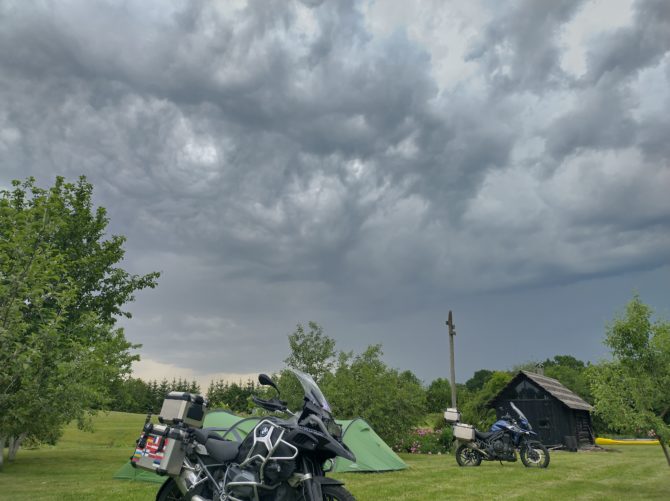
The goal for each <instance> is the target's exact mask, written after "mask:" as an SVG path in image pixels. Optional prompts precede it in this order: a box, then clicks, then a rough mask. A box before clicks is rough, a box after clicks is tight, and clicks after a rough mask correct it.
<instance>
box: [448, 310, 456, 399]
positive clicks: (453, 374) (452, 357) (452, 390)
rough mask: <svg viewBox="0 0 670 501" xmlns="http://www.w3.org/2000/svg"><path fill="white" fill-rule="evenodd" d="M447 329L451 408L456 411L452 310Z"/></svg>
mask: <svg viewBox="0 0 670 501" xmlns="http://www.w3.org/2000/svg"><path fill="white" fill-rule="evenodd" d="M447 327H449V355H450V359H451V407H452V408H454V409H456V369H455V368H454V336H455V335H456V329H455V327H456V326H455V325H454V320H453V318H452V315H451V310H449V320H447Z"/></svg>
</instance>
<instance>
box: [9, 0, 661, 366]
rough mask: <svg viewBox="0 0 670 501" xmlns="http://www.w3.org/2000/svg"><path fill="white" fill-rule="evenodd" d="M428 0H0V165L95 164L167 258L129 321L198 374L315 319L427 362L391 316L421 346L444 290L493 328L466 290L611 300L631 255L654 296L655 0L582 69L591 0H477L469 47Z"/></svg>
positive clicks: (45, 169) (245, 362) (129, 219)
mask: <svg viewBox="0 0 670 501" xmlns="http://www.w3.org/2000/svg"><path fill="white" fill-rule="evenodd" d="M426 5H427V7H426V8H425V9H424V10H421V9H419V10H417V11H416V17H414V18H409V17H408V19H407V20H405V19H403V20H402V21H401V25H399V26H398V25H394V24H392V21H389V20H388V19H386V18H384V19H381V20H380V19H371V16H375V15H377V14H375V12H376V11H374V10H373V9H371V6H370V5H367V4H365V3H361V2H353V1H343V2H285V1H249V2H237V3H235V2H223V3H212V2H204V1H203V2H187V3H172V4H171V3H165V2H162V1H161V2H158V1H157V2H113V1H109V2H106V1H105V2H103V1H100V2H84V1H81V2H76V1H75V2H68V3H59V2H53V3H49V2H47V3H43V4H40V5H33V4H28V3H25V2H10V1H4V2H0V102H2V103H3V106H2V107H1V108H0V159H1V160H0V162H1V164H0V185H6V184H7V183H8V182H9V180H10V179H12V178H20V177H24V176H26V175H35V176H36V177H37V178H38V179H39V182H40V183H41V184H48V183H49V182H51V180H52V179H53V177H54V176H55V175H58V174H62V175H66V176H67V177H75V176H78V175H79V174H82V173H84V174H86V175H88V176H89V178H90V179H91V181H93V183H94V184H95V187H96V197H98V202H99V203H100V204H102V205H104V206H106V207H107V208H108V210H109V213H110V216H111V224H112V230H113V231H114V232H117V233H122V234H125V235H127V236H128V238H129V240H128V253H127V259H126V265H127V266H128V267H129V268H130V269H131V270H132V271H134V272H138V273H140V272H146V271H148V270H153V269H159V270H162V271H163V272H164V274H163V277H162V279H161V284H160V285H159V287H158V288H157V289H156V290H155V291H149V292H146V293H141V294H139V295H138V301H137V303H136V304H135V305H134V307H133V311H134V312H135V317H134V319H133V320H131V321H129V322H126V324H125V325H126V328H127V331H128V335H129V337H130V338H131V339H133V340H134V341H138V342H142V343H144V345H145V348H144V349H143V351H142V354H143V356H144V357H146V358H149V359H152V360H154V361H158V362H161V363H165V364H171V365H172V366H175V367H177V368H191V369H192V370H194V371H197V372H200V373H203V374H204V373H213V372H232V373H248V372H253V371H256V370H264V369H266V368H267V369H268V370H269V369H273V368H277V367H278V366H279V365H280V363H281V360H282V359H283V358H284V357H285V355H286V354H285V352H284V351H285V349H286V342H285V335H286V334H287V333H288V332H289V331H290V330H292V328H293V327H294V325H295V323H296V322H299V321H302V322H305V321H307V320H310V319H314V320H317V321H319V322H321V323H323V324H324V325H325V326H326V330H327V332H328V333H329V334H332V335H334V336H335V337H336V338H337V339H338V342H339V344H340V347H341V348H342V349H361V348H363V347H364V346H365V345H366V344H369V343H376V342H382V343H384V345H385V346H388V349H387V352H388V357H389V359H390V360H391V361H393V363H394V364H396V365H398V366H402V367H408V368H412V369H415V370H417V371H420V372H421V371H423V372H421V373H420V375H421V377H427V378H429V377H436V376H437V375H443V374H444V373H443V372H441V369H440V368H439V367H438V366H439V364H437V363H436V361H435V359H433V358H431V360H432V361H433V363H432V365H431V364H426V363H424V362H423V361H422V357H424V355H423V354H422V352H421V350H419V349H418V348H417V347H416V346H410V345H411V344H412V343H410V342H409V341H407V339H408V338H414V337H417V336H420V335H419V334H417V333H416V332H421V333H422V334H421V335H422V336H425V340H426V343H428V344H430V343H436V342H437V341H436V340H438V339H439V336H440V335H441V331H440V330H439V326H440V325H441V322H442V317H443V316H444V311H443V309H444V307H445V306H444V305H445V302H450V304H454V305H456V306H458V307H460V309H461V311H462V312H464V317H465V318H464V321H465V322H472V323H473V324H474V325H476V326H477V327H476V332H477V335H479V336H480V338H479V339H481V340H491V339H492V338H491V334H490V332H488V331H490V330H491V326H492V325H493V323H486V322H484V321H481V320H480V319H479V317H478V315H479V314H478V313H476V311H477V307H476V304H482V305H484V306H483V307H482V308H483V309H487V308H488V309H491V310H492V311H495V310H496V306H495V304H496V298H498V300H499V301H500V302H501V303H505V304H509V307H510V309H513V310H515V311H521V309H522V308H521V304H522V303H524V302H527V301H531V302H532V301H535V304H536V305H537V310H538V311H539V312H540V311H541V312H545V314H546V311H547V304H548V303H547V302H546V301H549V299H548V298H554V299H555V298H556V297H559V298H560V299H561V300H564V301H568V299H567V298H568V297H569V296H570V290H573V289H569V290H568V289H563V288H566V287H567V288H570V287H572V288H577V289H578V288H579V287H581V285H580V284H583V283H585V282H588V283H589V284H601V285H600V286H595V285H594V286H593V287H594V289H593V290H596V289H598V287H602V289H598V290H602V291H603V294H604V295H605V296H606V297H604V298H603V299H602V301H601V303H600V304H601V305H602V306H601V311H602V310H604V309H606V307H608V306H612V305H614V304H616V306H619V304H620V300H621V297H620V295H618V296H616V297H614V295H608V293H607V289H608V288H609V287H610V286H606V285H602V284H606V283H609V282H608V280H613V281H615V282H616V283H617V284H619V285H620V286H621V287H628V286H629V285H630V286H631V287H632V286H634V285H635V284H636V277H638V276H642V275H644V277H645V279H644V281H643V283H644V287H646V288H648V289H649V290H650V291H653V294H654V296H653V298H654V299H653V300H656V299H655V298H657V297H659V296H658V294H659V290H662V287H659V286H658V283H660V282H659V281H662V280H663V278H662V277H663V276H664V273H665V274H666V275H667V270H666V268H663V266H665V265H667V262H668V257H669V256H670V237H668V235H670V232H668V230H669V229H670V228H669V227H668V225H669V224H670V223H669V221H670V207H669V206H668V203H667V201H666V198H667V195H666V192H667V188H666V186H668V185H670V171H669V159H670V152H669V151H668V148H667V144H666V143H667V141H666V140H665V138H666V137H667V132H668V131H669V127H668V119H667V115H668V113H667V111H668V108H669V103H670V95H669V93H668V90H667V89H668V85H667V83H668V80H670V76H669V75H670V73H669V69H668V68H669V67H670V64H669V63H668V57H667V52H668V49H669V48H670V41H668V39H667V37H666V35H667V8H666V7H665V3H663V2H639V3H635V4H634V9H633V16H632V17H631V19H630V23H629V25H627V26H624V27H621V26H619V27H612V28H611V29H605V30H604V31H603V30H601V31H598V32H594V33H593V36H591V37H589V38H588V40H590V42H588V43H587V45H585V46H584V47H582V50H583V52H584V54H585V58H586V71H585V73H584V74H583V75H576V74H574V73H573V72H571V71H570V69H569V68H568V67H566V64H565V61H564V55H565V47H564V40H563V39H562V38H561V37H562V36H563V35H562V34H563V33H565V30H566V27H568V26H570V24H571V23H575V22H578V16H579V13H580V12H583V9H584V8H585V5H586V4H585V2H515V3H511V4H504V5H498V4H496V5H493V4H489V3H487V2H481V3H473V4H472V5H471V6H468V7H467V9H469V10H467V9H466V10H467V12H466V14H467V15H466V14H463V15H464V16H465V17H463V18H462V19H460V20H459V21H458V23H459V26H460V27H459V30H460V32H459V35H460V33H466V32H467V33H475V34H474V35H473V36H472V37H468V38H469V41H468V42H463V45H464V51H463V53H462V54H461V55H460V58H454V57H453V54H454V53H455V52H454V51H456V50H457V49H458V48H459V45H458V43H460V41H459V40H457V39H456V38H457V37H456V38H455V37H454V36H453V34H452V33H450V32H448V31H445V30H442V29H441V26H440V25H439V23H440V22H448V21H450V15H452V14H453V15H456V14H458V12H457V11H458V9H456V8H455V7H456V6H457V5H456V4H453V5H452V4H449V5H448V6H447V7H448V8H447V11H448V13H449V15H438V14H442V13H443V11H442V10H440V9H438V8H437V7H440V8H441V6H432V5H431V4H426ZM461 8H465V7H462V6H461ZM449 9H451V10H449ZM454 12H456V14H454ZM461 14H462V12H461ZM373 21H374V22H373ZM393 22H395V21H393ZM403 23H404V24H403ZM411 23H416V26H414V25H412V24H411ZM449 26H451V25H449ZM424 27H425V28H426V30H428V31H427V32H429V33H430V34H431V36H430V37H429V36H425V37H423V38H422V36H421V35H422V33H423V28H424ZM431 30H432V31H431ZM468 30H469V31H468ZM432 35H434V37H433V36H432ZM440 37H444V39H442V38H440ZM433 38H434V39H433ZM622 40H623V41H624V42H625V43H624V42H622ZM622 43H624V45H621V44H622ZM465 46H467V47H465ZM443 48H446V49H444V50H443ZM624 48H625V50H623V49H624ZM447 56H448V57H450V58H451V59H448V61H449V62H450V64H458V65H459V68H460V71H452V72H447V73H446V74H447V75H449V77H448V78H449V79H452V80H449V79H446V80H445V77H443V76H440V75H442V73H439V72H437V71H436V68H438V67H440V65H442V64H444V61H442V60H441V59H440V58H442V57H447ZM654 270H666V271H662V272H659V273H658V274H657V275H654ZM626 277H628V278H626ZM654 277H657V278H654ZM655 280H656V281H655ZM557 287H559V288H561V291H564V292H561V293H560V294H558V293H556V288H557ZM666 291H667V289H666ZM625 292H626V293H628V292H630V290H627V291H625ZM640 292H641V293H642V294H643V296H644V292H645V291H644V290H641V291H640ZM575 294H576V295H577V296H579V294H577V293H575ZM580 297H585V296H580ZM608 298H609V299H608ZM571 304H572V303H571ZM529 308H530V309H532V308H533V307H532V306H530V307H529ZM466 312H467V313H466ZM481 316H483V317H486V312H485V311H482V312H481ZM530 317H531V320H532V322H531V323H533V322H534V323H533V325H540V324H541V320H542V318H541V317H540V316H539V313H538V316H533V315H530ZM578 317H579V318H580V319H583V320H584V322H585V323H586V324H588V325H589V329H591V330H593V329H594V325H595V324H596V323H597V322H600V320H601V319H600V318H599V319H597V322H596V321H594V319H593V318H591V317H588V315H587V313H586V312H582V313H580V315H578ZM552 318H553V317H552ZM433 321H434V322H435V325H436V326H438V327H436V329H437V330H436V331H435V332H433V331H431V328H430V325H432V324H431V322H433ZM490 322H494V320H493V319H491V321H490ZM413 323H414V325H416V326H417V327H416V329H417V331H416V332H413V333H412V335H411V336H410V335H408V331H409V330H412V325H413ZM550 330H551V329H550ZM518 336H519V339H520V340H521V339H525V340H529V339H530V336H532V333H531V332H530V330H528V329H526V330H524V329H523V328H520V329H519V334H518ZM475 337H476V336H475ZM566 339H569V336H568V337H567V338H566ZM592 344H593V346H595V345H597V344H598V342H594V343H592ZM529 346H534V348H532V349H530V348H529V350H528V351H525V352H523V353H517V354H515V353H512V352H510V353H507V354H506V355H505V358H504V360H502V359H501V360H500V361H499V363H498V361H497V362H496V366H497V367H502V366H504V364H508V365H512V364H514V363H517V362H519V361H523V360H519V358H521V359H527V358H531V357H533V356H535V355H536V354H537V353H540V352H541V353H544V352H542V350H540V349H539V348H537V344H533V343H530V344H529ZM547 346H552V349H556V350H559V351H560V348H561V346H564V347H565V351H568V350H569V349H571V345H570V344H569V343H568V342H567V341H566V344H564V345H561V344H554V343H552V344H548V345H547ZM414 348H416V350H415V349H414ZM597 353H598V352H597V351H596V350H595V348H592V349H591V351H589V353H588V354H581V356H582V357H583V358H588V357H593V356H596V354H597ZM403 354H404V355H405V357H404V358H403ZM575 354H576V355H580V354H579V353H575ZM550 355H552V354H547V356H550ZM431 356H432V355H431ZM543 356H544V355H543ZM514 357H517V358H514ZM250 358H253V363H251V362H250ZM484 359H485V360H488V361H491V360H492V359H491V358H490V357H489V358H486V357H484V358H480V360H484ZM467 360H468V362H467V365H466V366H465V368H462V369H460V370H464V371H467V370H470V369H476V368H478V366H477V365H476V364H477V360H478V359H477V358H476V357H474V356H470V357H468V358H467ZM473 364H474V365H473ZM252 365H253V367H252ZM431 367H433V368H431ZM465 375H467V373H466V374H465Z"/></svg>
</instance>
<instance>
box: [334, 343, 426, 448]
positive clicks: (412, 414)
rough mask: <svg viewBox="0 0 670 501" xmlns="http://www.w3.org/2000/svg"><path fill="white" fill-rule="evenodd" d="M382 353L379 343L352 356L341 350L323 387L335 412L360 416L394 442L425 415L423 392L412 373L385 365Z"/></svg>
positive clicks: (346, 416)
mask: <svg viewBox="0 0 670 501" xmlns="http://www.w3.org/2000/svg"><path fill="white" fill-rule="evenodd" d="M381 357H382V349H381V345H374V346H370V347H368V348H367V349H366V350H365V351H364V352H363V353H361V354H360V355H357V356H355V357H354V356H353V354H352V353H340V356H339V360H338V365H337V369H336V371H335V374H334V376H333V377H331V378H328V379H327V380H326V384H325V385H324V387H322V390H323V391H324V393H325V395H326V398H328V400H329V402H330V404H331V406H332V407H333V410H334V413H335V415H336V416H338V417H340V418H354V417H362V418H364V419H366V420H367V421H368V422H369V423H370V424H371V425H372V427H373V428H374V430H375V431H376V432H377V433H378V434H379V436H380V437H382V439H384V440H385V441H386V442H387V443H388V444H390V445H395V444H397V443H399V441H400V440H401V438H402V437H403V436H404V435H405V434H406V433H407V431H408V430H410V429H411V428H412V427H414V426H416V425H417V424H418V423H419V422H420V421H421V419H422V418H423V417H424V414H425V405H426V395H425V390H424V388H423V387H422V386H421V382H420V381H419V379H418V378H417V377H416V376H415V375H414V374H412V373H411V372H409V371H404V372H400V371H398V370H396V369H392V368H390V367H388V366H387V365H386V364H385V363H384V362H383V360H382V358H381Z"/></svg>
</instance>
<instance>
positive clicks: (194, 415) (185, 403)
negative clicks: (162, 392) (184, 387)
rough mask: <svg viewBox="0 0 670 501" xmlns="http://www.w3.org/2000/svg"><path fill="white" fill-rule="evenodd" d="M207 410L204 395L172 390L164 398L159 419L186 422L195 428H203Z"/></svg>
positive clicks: (169, 421) (166, 421)
mask: <svg viewBox="0 0 670 501" xmlns="http://www.w3.org/2000/svg"><path fill="white" fill-rule="evenodd" d="M205 410H206V404H205V399H204V398H203V397H202V395H193V394H191V393H185V392H181V391H171V392H170V393H168V394H167V396H166V397H165V400H163V407H161V412H160V414H159V415H158V420H159V421H160V422H161V423H171V424H179V423H184V424H185V425H188V426H191V427H193V428H202V421H203V419H204V417H205Z"/></svg>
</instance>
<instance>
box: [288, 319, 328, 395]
mask: <svg viewBox="0 0 670 501" xmlns="http://www.w3.org/2000/svg"><path fill="white" fill-rule="evenodd" d="M308 327H309V331H307V332H305V328H304V327H303V326H302V324H298V325H297V326H296V330H295V331H294V332H293V333H292V334H289V336H288V343H289V347H290V349H291V354H290V355H289V356H288V358H287V359H286V360H284V362H285V363H286V365H288V366H289V367H293V368H294V369H298V370H301V371H303V372H305V373H307V374H309V375H310V376H312V377H313V378H314V381H316V382H317V383H319V382H321V380H322V379H323V378H324V376H325V375H326V374H328V373H330V372H331V371H332V370H333V369H334V367H335V357H336V351H335V340H334V339H332V338H330V337H328V336H326V335H325V334H324V333H323V328H322V327H321V326H320V325H319V324H317V323H316V322H312V321H310V322H309V324H308Z"/></svg>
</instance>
